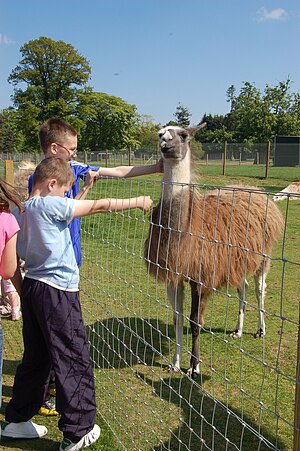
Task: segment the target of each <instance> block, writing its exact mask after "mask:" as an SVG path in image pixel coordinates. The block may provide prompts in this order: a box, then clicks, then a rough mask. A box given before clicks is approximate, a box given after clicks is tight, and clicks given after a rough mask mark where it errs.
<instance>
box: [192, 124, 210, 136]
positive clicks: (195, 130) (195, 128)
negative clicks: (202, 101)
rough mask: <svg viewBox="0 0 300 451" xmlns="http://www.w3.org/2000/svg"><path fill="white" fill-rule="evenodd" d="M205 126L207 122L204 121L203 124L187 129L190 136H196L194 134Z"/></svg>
mask: <svg viewBox="0 0 300 451" xmlns="http://www.w3.org/2000/svg"><path fill="white" fill-rule="evenodd" d="M203 127H206V122H202V124H200V125H196V126H195V127H189V128H188V129H187V130H188V132H189V135H190V136H194V134H195V133H196V132H197V131H198V130H200V129H201V128H203Z"/></svg>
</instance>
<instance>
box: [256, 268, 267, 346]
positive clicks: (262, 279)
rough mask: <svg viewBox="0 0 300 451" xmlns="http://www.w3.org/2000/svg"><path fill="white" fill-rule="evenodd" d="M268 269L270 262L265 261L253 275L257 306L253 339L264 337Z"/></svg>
mask: <svg viewBox="0 0 300 451" xmlns="http://www.w3.org/2000/svg"><path fill="white" fill-rule="evenodd" d="M269 269H270V261H269V260H266V261H265V262H264V263H263V265H262V267H261V269H260V270H259V272H258V273H256V274H254V282H255V293H256V299H257V304H258V327H257V332H256V333H255V334H254V337H255V338H257V337H263V336H264V335H266V325H265V319H264V308H265V296H266V289H267V284H266V278H267V275H268V272H269Z"/></svg>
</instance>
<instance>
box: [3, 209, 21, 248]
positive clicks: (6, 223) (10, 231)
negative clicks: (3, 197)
mask: <svg viewBox="0 0 300 451" xmlns="http://www.w3.org/2000/svg"><path fill="white" fill-rule="evenodd" d="M19 230H20V227H19V224H18V222H17V220H16V218H15V217H14V215H12V214H11V213H6V212H1V213H0V256H1V255H2V252H3V249H4V246H5V244H6V243H7V241H9V240H10V239H11V237H12V236H14V235H15V234H16V233H17V232H18V231H19Z"/></svg>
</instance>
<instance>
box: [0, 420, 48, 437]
mask: <svg viewBox="0 0 300 451" xmlns="http://www.w3.org/2000/svg"><path fill="white" fill-rule="evenodd" d="M1 429H2V430H1V432H2V437H10V438H40V437H43V435H46V434H47V432H48V430H47V428H46V427H45V426H39V425H38V424H35V423H33V422H32V421H24V422H21V423H8V422H7V421H3V423H2V424H1Z"/></svg>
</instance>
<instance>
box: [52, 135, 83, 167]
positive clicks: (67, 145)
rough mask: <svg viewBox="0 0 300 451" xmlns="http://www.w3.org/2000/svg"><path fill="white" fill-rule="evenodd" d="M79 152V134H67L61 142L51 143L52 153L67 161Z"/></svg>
mask: <svg viewBox="0 0 300 451" xmlns="http://www.w3.org/2000/svg"><path fill="white" fill-rule="evenodd" d="M76 152H77V136H72V135H66V136H65V138H64V139H63V140H62V139H61V140H60V141H59V142H55V143H52V144H51V154H52V155H54V156H57V157H60V158H63V159H64V160H66V161H71V160H73V158H75V157H76Z"/></svg>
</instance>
